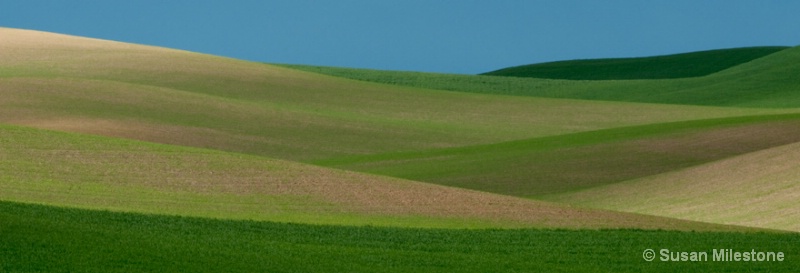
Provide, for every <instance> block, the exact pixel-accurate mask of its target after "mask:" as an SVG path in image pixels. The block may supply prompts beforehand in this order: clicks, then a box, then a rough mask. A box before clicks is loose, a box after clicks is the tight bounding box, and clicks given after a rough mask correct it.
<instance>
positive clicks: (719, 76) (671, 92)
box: [287, 47, 800, 108]
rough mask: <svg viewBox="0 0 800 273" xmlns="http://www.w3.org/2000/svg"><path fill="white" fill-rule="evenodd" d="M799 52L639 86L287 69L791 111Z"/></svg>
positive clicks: (502, 90)
mask: <svg viewBox="0 0 800 273" xmlns="http://www.w3.org/2000/svg"><path fill="white" fill-rule="evenodd" d="M798 60H800V47H792V48H788V49H784V50H781V51H778V52H776V53H773V54H770V55H767V56H764V57H762V58H758V59H754V60H752V61H749V62H746V63H742V64H740V65H736V66H732V67H729V68H728V69H725V70H722V71H719V72H716V73H712V74H709V75H706V76H702V77H693V78H680V79H650V80H648V79H639V80H558V79H538V78H519V77H499V76H485V75H479V76H474V75H450V74H434V73H420V72H398V71H379V70H368V69H350V68H336V67H317V66H302V65H290V66H287V67H292V68H296V69H301V70H305V71H310V72H315V73H322V74H327V75H332V76H338V77H345V78H351V79H357V80H362V81H369V82H379V83H386V84H392V85H401V86H414V87H420V88H431V89H441V90H451V91H460V92H469V93H483V94H498V95H513V96H532V97H548V98H571V99H582V100H593V101H596V100H600V101H628V102H647V103H659V104H665V103H666V104H680V105H709V106H727V107H758V108H797V107H800V93H798V92H797V86H798V85H800V79H798V78H797V77H794V76H792V75H794V74H795V72H796V71H797V70H798V69H800V65H798V64H799V63H800V62H798Z"/></svg>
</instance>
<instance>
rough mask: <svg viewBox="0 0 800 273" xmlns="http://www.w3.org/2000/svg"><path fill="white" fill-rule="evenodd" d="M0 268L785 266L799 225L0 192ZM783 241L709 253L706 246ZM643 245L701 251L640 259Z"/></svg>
mask: <svg viewBox="0 0 800 273" xmlns="http://www.w3.org/2000/svg"><path fill="white" fill-rule="evenodd" d="M0 219H2V220H3V221H2V222H0V230H2V231H3V232H2V233H0V254H2V255H0V271H3V272H152V271H158V272H187V271H190V272H374V271H376V270H377V271H381V272H487V271H492V272H514V271H524V272H528V271H547V272H608V271H613V272H642V271H652V272H687V271H704V272H710V271H713V272H742V271H746V272H776V271H782V272H789V271H792V270H794V269H796V268H797V266H799V265H800V256H798V254H797V253H800V247H798V246H800V235H798V234H796V233H791V234H776V233H713V232H700V233H696V232H675V231H643V230H542V229H515V230H499V229H483V230H459V229H410V228H378V227H363V226H362V227H345V226H311V225H298V224H288V223H273V222H252V221H220V220H208V219H201V218H186V217H165V216H153V215H141V214H120V213H109V212H100V211H88V210H76V209H62V208H54V207H44V206H33V205H22V204H16V203H8V202H0ZM724 248H727V249H733V250H734V251H737V252H750V251H752V250H756V251H762V252H784V253H785V254H784V255H785V258H784V260H783V261H773V262H763V261H762V262H720V261H713V260H712V259H713V256H711V255H712V253H713V252H712V249H724ZM646 249H657V250H658V251H660V249H669V250H670V251H696V252H700V251H703V252H709V256H708V261H704V262H671V261H666V262H665V261H661V260H660V259H661V256H660V255H659V256H658V258H657V259H656V260H655V261H651V262H647V261H645V260H644V259H643V258H642V252H643V251H644V250H646Z"/></svg>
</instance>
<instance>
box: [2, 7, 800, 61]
mask: <svg viewBox="0 0 800 273" xmlns="http://www.w3.org/2000/svg"><path fill="white" fill-rule="evenodd" d="M798 11H800V1H769V0H763V1H757V0H753V1H737V0H730V1H722V0H720V1H701V0H689V1H684V0H672V1H652V0H640V1H623V0H619V1H614V0H608V1H590V0H585V1H570V0H554V1H510V0H494V1H488V0H486V1H470V0H460V1H445V0H439V1H437V0H427V1H423V0H402V1H400V0H398V1H380V0H373V1H368V0H335V1H333V0H332V1H325V0H321V1H310V0H286V1H284V0H280V1H270V0H260V1H246V0H227V1H205V0H194V1H183V0H158V1H152V0H139V1H136V0H128V1H116V0H102V1H90V0H63V1H54V0H51V1H42V0H24V1H22V0H20V1H17V0H13V1H12V0H0V26H4V27H13V28H24V29H35V30H43V31H51V32H59V33H66V34H73V35H80V36H89V37H95V38H102V39H110V40H117V41H124V42H133V43H140V44H148V45H157V46H165V47H172V48H179V49H185V50H190V51H197V52H203V53H209V54H215V55H222V56H228V57H234V58H239V59H246V60H252V61H260V62H271V63H293V64H313V65H328V66H344V67H360V68H375V69H388V70H413V71H428V72H446V73H481V72H487V71H490V70H494V69H499V68H502V67H507V66H512V65H521V64H528V63H537V62H546V61H556V60H566V59H585V58H603V57H636V56H651V55H659V54H670V53H681V52H688V51H697V50H706V49H717V48H730V47H742V46H757V45H789V46H794V45H800V16H797V12H798ZM0 39H2V37H0Z"/></svg>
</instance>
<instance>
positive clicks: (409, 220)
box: [0, 28, 800, 272]
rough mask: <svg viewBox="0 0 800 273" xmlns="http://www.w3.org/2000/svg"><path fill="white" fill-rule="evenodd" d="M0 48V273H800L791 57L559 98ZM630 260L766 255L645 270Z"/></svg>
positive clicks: (712, 55)
mask: <svg viewBox="0 0 800 273" xmlns="http://www.w3.org/2000/svg"><path fill="white" fill-rule="evenodd" d="M0 35H1V36H2V37H4V39H2V40H0V236H1V237H0V254H1V255H0V271H2V272H109V271H111V272H114V271H124V272H130V271H165V272H171V271H182V272H186V271H213V272H219V271H225V272H234V271H247V272H253V271H257V272H264V271H269V272H273V271H278V272H282V271H286V272H298V271H299V272H316V271H323V272H331V271H335V272H340V271H348V272H358V271H376V270H378V271H386V272H395V271H396V272H420V271H425V272H428V271H436V272H438V271H446V272H452V271H470V272H475V271H481V272H485V271H503V272H505V271H512V272H513V271H546V272H553V271H555V272H574V271H583V272H607V271H609V270H611V271H615V272H641V271H671V272H686V271H715V272H741V271H749V272H775V271H791V269H792V268H796V266H797V265H798V264H797V263H798V261H800V257H799V256H798V254H800V252H798V250H799V249H798V248H797V245H798V244H797V242H798V236H797V232H798V231H800V222H798V220H797V219H798V217H796V216H797V215H798V213H800V206H798V205H797V203H796V201H795V200H796V199H797V197H798V196H799V195H798V194H800V184H799V182H798V181H800V180H798V178H799V177H800V173H799V172H798V170H800V168H798V164H797V163H796V162H800V161H798V159H800V154H798V153H797V152H796V150H797V147H798V146H797V145H799V144H800V92H798V91H800V90H798V89H797V87H798V86H800V82H798V79H797V77H796V74H797V71H800V67H799V66H798V65H797V64H798V63H800V62H798V61H800V48H797V47H795V48H780V47H768V48H767V47H764V48H744V49H729V50H717V51H706V52H696V53H690V54H679V55H670V56H665V57H653V58H639V59H633V60H627V61H633V62H634V63H636V65H640V66H642V65H645V66H648V67H660V68H663V69H664V70H663V71H668V73H671V75H672V76H669V77H662V76H658V77H655V76H647V77H645V76H641V75H631V77H632V78H636V79H635V80H618V79H616V80H612V79H609V78H606V79H603V80H586V79H581V80H565V79H541V78H522V77H500V76H488V75H446V74H434V73H419V72H397V71H376V70H363V69H350V68H331V67H313V66H302V65H270V64H262V63H253V62H246V61H240V60H233V59H227V58H222V57H216V56H210V55H203V54H197V53H192V52H186V51H180V50H172V49H165V48H158V47H150V46H141V45H133V44H126V43H119V42H111V41H104V40H97V39H89V38H81V37H74V36H66V35H59V34H53V33H45V32H37V31H27V30H17V29H6V28H0ZM734 57H735V58H734ZM716 59H725V62H718V63H714V64H708V65H707V66H703V67H694V68H696V69H695V70H694V71H692V72H691V73H694V74H691V75H679V74H678V72H677V71H678V70H680V69H679V68H680V67H683V66H686V65H687V64H693V63H698V62H706V61H709V62H710V60H716ZM601 62H603V63H604V65H610V66H616V65H617V64H615V63H614V62H610V61H608V60H603V61H601ZM588 63H592V62H589V61H581V62H569V63H566V64H571V65H572V66H576V67H579V66H581V65H585V64H588ZM701 68H702V69H701ZM572 71H573V72H575V73H578V74H580V73H583V72H580V69H578V68H576V69H575V70H572ZM621 71H624V69H623V70H621ZM669 71H671V72H669ZM703 71H706V72H703ZM654 77H655V78H659V79H650V78H654ZM644 78H646V79H644ZM648 248H653V249H656V248H658V249H660V248H669V249H675V250H678V251H711V249H717V248H735V249H736V251H750V250H751V249H757V250H764V251H783V252H785V253H786V255H787V256H786V260H785V261H783V262H770V263H738V262H737V263H734V262H722V263H720V262H707V263H686V262H683V263H672V262H660V261H654V262H646V261H644V260H643V259H642V251H644V250H645V249H648ZM311 261H314V262H311Z"/></svg>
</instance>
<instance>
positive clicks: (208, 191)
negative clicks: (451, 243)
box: [0, 126, 727, 230]
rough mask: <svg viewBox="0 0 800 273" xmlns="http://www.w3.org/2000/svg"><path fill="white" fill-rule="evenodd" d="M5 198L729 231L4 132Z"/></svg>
mask: <svg viewBox="0 0 800 273" xmlns="http://www.w3.org/2000/svg"><path fill="white" fill-rule="evenodd" d="M0 150H2V151H3V152H2V154H0V162H2V164H0V199H1V200H10V201H18V202H34V203H44V204H51V205H62V206H76V207H82V208H97V209H112V210H119V211H136V212H144V213H161V214H174V215H191V216H203V217H215V218H228V219H252V220H268V221H289V222H303V223H317V224H320V223H323V224H342V225H344V224H350V225H366V224H369V225H391V226H418V227H551V228H552V227H557V228H613V227H629V228H662V229H699V230H709V229H710V230H719V229H727V228H725V227H720V226H715V225H708V224H702V223H695V222H686V221H677V220H672V219H668V218H659V217H650V216H644V215H635V214H624V213H616V212H609V211H602V210H591V209H578V208H570V207H568V206H565V205H561V204H555V203H547V202H540V201H533V200H527V199H520V198H513V197H508V196H501V195H495V194H489V193H484V192H475V191H469V190H463V189H456V188H447V187H441V186H436V185H430V184H424V183H417V182H411V181H405V180H400V179H393V178H387V177H379V176H372V175H366V174H359V173H352V172H346V171H340V170H332V169H325V168H321V167H317V166H311V165H305V164H301V163H295V162H289V161H282V160H274V159H267V158H263V157H256V156H247V155H240V154H230V153H223V152H217V151H212V150H202V149H195V148H183V147H174V146H167V145H160V144H150V143H143V142H135V141H129V140H118V139H109V138H104V137H95V136H86V135H76V134H67V133H60V132H51V131H43V130H38V129H29V128H22V127H10V126H0Z"/></svg>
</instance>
